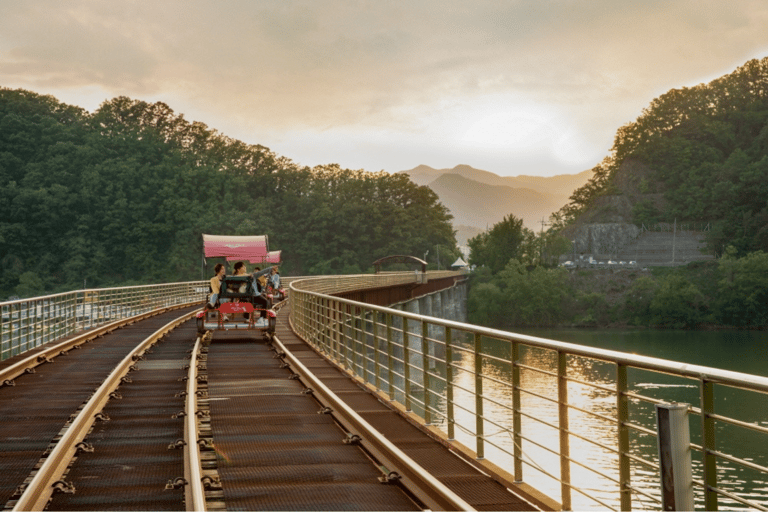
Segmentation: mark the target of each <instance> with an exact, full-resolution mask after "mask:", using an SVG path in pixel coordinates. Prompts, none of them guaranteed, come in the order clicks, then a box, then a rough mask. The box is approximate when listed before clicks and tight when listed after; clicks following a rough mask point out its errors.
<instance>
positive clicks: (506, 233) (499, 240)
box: [467, 214, 529, 273]
mask: <svg viewBox="0 0 768 512" xmlns="http://www.w3.org/2000/svg"><path fill="white" fill-rule="evenodd" d="M528 231H529V230H528V229H527V228H525V227H523V220H522V219H518V218H517V217H515V216H514V215H512V214H509V215H507V216H505V217H504V219H503V220H502V221H501V222H498V223H497V224H494V225H493V227H492V228H491V230H490V231H487V232H485V233H480V234H479V235H477V236H475V237H473V238H471V239H470V240H469V241H468V242H467V245H469V251H470V252H469V263H471V264H472V265H477V266H481V265H486V266H488V267H489V268H490V269H491V272H493V273H497V272H500V271H501V270H502V269H504V267H505V266H506V265H507V262H508V261H509V260H510V259H513V258H518V259H519V258H520V256H521V255H522V249H523V242H524V241H525V237H526V233H527V232H528Z"/></svg>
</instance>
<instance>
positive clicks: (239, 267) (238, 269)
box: [227, 261, 248, 302]
mask: <svg viewBox="0 0 768 512" xmlns="http://www.w3.org/2000/svg"><path fill="white" fill-rule="evenodd" d="M234 269H235V273H234V275H235V276H243V277H245V276H247V275H248V273H247V272H246V269H245V263H243V262H242V261H238V262H237V263H235V266H234ZM227 288H228V289H229V290H230V291H232V292H236V293H245V292H246V290H247V289H248V283H245V282H244V283H240V285H239V286H238V284H237V283H230V284H229V285H228V287H227ZM237 301H239V299H236V302H237Z"/></svg>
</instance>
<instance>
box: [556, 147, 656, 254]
mask: <svg viewBox="0 0 768 512" xmlns="http://www.w3.org/2000/svg"><path fill="white" fill-rule="evenodd" d="M653 174H654V173H653V170H652V169H651V168H649V167H648V166H646V165H645V164H642V163H640V162H636V161H632V160H629V161H626V162H624V163H623V164H622V165H621V167H620V168H619V169H618V171H617V172H616V174H615V175H614V176H613V179H612V184H613V187H612V191H613V192H614V193H613V194H606V195H604V196H600V197H598V198H597V199H596V200H595V202H594V204H593V205H592V207H591V208H589V209H588V210H587V211H586V212H584V213H583V214H582V215H580V216H579V218H578V219H577V220H576V223H575V224H573V225H572V226H569V227H568V228H566V230H565V231H564V233H563V234H564V236H566V237H567V238H568V239H570V240H573V241H575V247H576V250H575V252H576V254H577V255H578V254H593V255H595V257H596V258H600V259H609V258H615V257H616V254H617V253H618V252H619V251H621V249H622V248H624V247H626V246H627V245H629V244H631V243H632V242H634V241H635V240H636V239H637V238H638V237H639V236H640V234H641V233H640V228H638V227H637V226H636V225H634V224H633V218H632V209H633V208H634V206H635V204H637V203H638V202H639V201H647V200H650V201H652V202H653V204H654V205H656V206H657V207H663V206H664V205H663V201H664V198H663V193H662V192H663V191H662V190H661V185H660V184H658V183H657V182H656V181H654V178H653Z"/></svg>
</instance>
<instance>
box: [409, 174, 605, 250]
mask: <svg viewBox="0 0 768 512" xmlns="http://www.w3.org/2000/svg"><path fill="white" fill-rule="evenodd" d="M400 172H402V173H405V174H408V176H409V177H410V178H411V181H413V182H414V183H416V184H418V185H426V186H428V187H429V188H431V189H432V190H433V191H434V192H435V193H436V194H437V195H438V196H439V197H440V202H442V203H443V204H444V205H445V206H446V207H447V208H448V209H449V210H450V211H451V213H452V214H453V217H454V219H453V225H454V227H455V228H457V229H458V226H461V227H462V229H461V230H460V233H458V236H457V238H458V239H459V240H458V242H459V244H462V243H463V242H465V240H463V238H464V237H463V236H462V235H463V234H464V233H471V229H470V230H469V231H467V230H466V229H465V228H475V229H480V230H485V229H486V228H489V227H491V226H493V225H494V224H496V223H497V222H499V221H500V220H502V219H503V218H504V216H506V215H508V214H510V213H511V214H513V215H515V216H516V217H518V218H522V219H523V224H524V225H525V226H526V227H528V228H529V229H534V230H538V229H540V228H541V220H542V218H543V219H545V220H546V219H547V218H548V217H549V215H550V214H551V213H552V212H555V211H557V210H559V209H560V208H561V207H562V206H563V205H564V204H566V203H567V202H568V198H569V197H570V195H571V194H572V193H573V191H574V190H575V189H577V188H579V187H581V186H582V185H584V184H585V183H586V182H587V180H588V179H589V178H590V176H591V174H592V173H591V171H584V172H582V173H579V174H562V175H559V176H552V177H537V176H499V175H498V174H494V173H492V172H488V171H483V170H480V169H475V168H474V167H471V166H469V165H457V166H456V167H454V168H453V169H434V168H432V167H429V166H428V165H419V166H418V167H414V168H413V169H410V170H407V171H400Z"/></svg>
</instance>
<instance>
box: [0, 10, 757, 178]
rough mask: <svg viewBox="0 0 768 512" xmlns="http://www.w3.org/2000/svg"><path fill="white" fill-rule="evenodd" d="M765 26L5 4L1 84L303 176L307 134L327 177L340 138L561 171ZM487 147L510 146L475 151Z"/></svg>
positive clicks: (503, 13)
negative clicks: (207, 135) (261, 155)
mask: <svg viewBox="0 0 768 512" xmlns="http://www.w3.org/2000/svg"><path fill="white" fill-rule="evenodd" d="M766 22H768V6H766V5H764V3H763V2H762V1H760V0H754V1H753V0H734V1H732V2H721V1H719V0H703V1H694V0H646V1H643V2H636V1H630V0H589V1H582V0H538V1H536V2H530V1H522V0H506V1H502V2H499V1H498V0H477V1H475V2H471V3H470V2H464V1H459V0H418V1H415V2H407V3H406V2H380V1H376V0H359V1H355V2H351V1H344V0H301V1H297V0H259V1H257V2H253V1H249V0H234V1H227V2H210V1H207V0H189V1H185V2H181V1H163V2H154V3H149V2H145V1H140V0H133V1H130V0H124V1H122V2H102V1H97V0H70V1H67V2H59V1H55V0H46V1H43V0H30V1H25V2H3V3H2V4H0V83H1V84H2V85H5V86H14V87H24V88H28V89H32V90H35V91H38V92H42V93H51V94H55V95H56V96H58V97H59V98H61V99H63V100H65V101H67V100H68V99H71V100H70V101H79V102H81V103H78V104H80V105H82V106H85V107H86V108H95V106H97V105H98V104H99V103H100V102H101V101H103V100H104V99H108V98H110V97H113V96H117V95H127V96H131V97H136V98H139V99H144V100H148V101H155V100H162V101H165V102H166V103H168V104H169V105H170V106H171V107H172V108H174V109H175V110H176V111H177V112H183V113H184V114H185V116H186V117H187V118H188V119H196V120H201V121H203V122H206V123H207V124H209V125H210V126H212V127H214V128H217V129H219V130H220V131H222V132H224V133H227V134H228V135H231V136H234V137H238V138H242V139H244V140H246V141H248V142H255V143H262V144H265V145H270V144H269V141H275V142H276V143H278V144H282V143H281V141H288V140H291V141H294V142H292V143H291V145H290V146H285V151H286V152H285V153H283V154H286V156H289V157H292V158H295V159H296V160H299V161H301V160H300V159H299V158H298V157H294V155H305V154H307V152H306V151H305V150H304V149H302V148H301V146H300V144H301V142H300V139H299V135H301V136H304V137H308V136H309V134H312V138H313V140H316V141H318V143H317V146H318V148H320V147H321V146H323V147H324V145H325V146H327V151H326V150H325V149H322V150H321V149H317V152H316V153H315V155H320V154H323V155H331V154H332V152H333V149H334V147H336V148H338V151H339V153H338V155H339V156H338V157H337V158H335V159H334V158H329V161H341V160H343V159H344V153H343V151H346V152H349V155H361V150H358V149H355V148H350V144H349V141H348V140H346V141H342V140H341V139H338V138H337V136H341V134H349V133H352V134H359V136H356V137H355V138H354V140H356V141H358V143H359V144H360V146H359V147H365V148H367V151H369V152H370V153H369V154H370V155H371V159H370V161H369V163H368V164H367V165H365V166H364V167H366V168H372V169H376V168H379V167H380V166H379V165H378V163H379V162H380V161H381V159H380V158H379V157H378V156H374V155H379V152H377V150H376V149H375V148H376V147H378V146H381V145H386V144H390V143H395V142H397V143H404V144H405V145H404V146H401V147H402V148H403V149H402V151H408V152H411V153H410V155H411V156H412V158H417V157H418V158H425V159H428V158H431V160H429V161H427V160H424V161H422V162H418V163H427V164H430V165H446V166H449V167H452V166H453V165H455V163H454V164H452V165H451V164H450V163H448V164H437V162H435V160H438V159H442V158H443V155H457V156H455V158H461V155H466V158H461V161H462V162H463V163H468V164H471V165H474V166H476V167H477V166H479V165H480V164H479V163H476V162H473V161H470V160H469V159H470V158H478V159H482V160H483V161H489V162H490V161H494V162H497V163H496V164H495V165H497V166H500V167H501V166H502V164H499V163H498V162H510V163H514V162H515V161H517V162H518V163H519V162H523V163H525V165H529V164H531V159H532V158H534V157H533V156H532V155H533V154H537V155H539V157H540V162H541V164H540V166H539V167H540V168H541V169H544V168H548V167H547V166H549V165H550V164H551V165H553V166H555V167H556V166H557V165H561V166H564V167H562V168H570V167H568V166H570V165H576V164H573V162H577V161H578V162H585V159H586V158H587V156H586V155H597V157H596V158H595V161H594V163H597V162H598V161H599V160H600V159H601V158H602V156H604V154H603V155H599V154H598V153H599V152H604V151H606V148H609V147H610V145H611V142H612V138H613V134H614V133H615V131H616V129H617V128H618V127H619V126H621V125H622V124H625V123H627V122H630V121H632V120H634V118H636V117H637V115H639V113H640V112H641V110H642V108H643V107H645V106H647V105H648V103H649V102H650V101H651V100H652V99H653V98H654V97H656V96H658V95H660V94H662V93H664V92H665V91H667V90H668V89H670V88H672V87H681V86H684V85H694V84H696V83H700V82H702V81H707V80H711V79H713V78H715V77H717V76H720V75H722V74H725V73H729V72H730V71H732V70H733V69H734V68H735V67H736V66H738V65H740V64H742V63H743V62H745V61H746V60H748V59H749V58H755V57H761V56H763V55H761V54H760V52H761V51H762V52H765V51H766V50H768V35H766V34H767V33H766V32H765V30H764V27H765V26H766V24H767V23H766ZM88 98H90V100H89V99H88ZM542 118H546V122H543V124H542V122H540V120H541V119H542ZM483 119H485V122H487V123H489V125H488V126H483V122H484V121H483ZM473 126H474V127H475V128H473ZM494 127H495V129H494ZM537 127H538V128H537ZM473 130H474V135H472V133H473ZM526 130H527V131H526ZM491 131H494V132H496V133H507V134H508V137H507V138H508V139H512V140H511V142H510V143H509V144H506V145H505V144H504V143H503V137H498V138H497V139H496V140H495V141H494V140H491V139H483V140H477V137H478V136H479V135H478V134H482V133H484V132H485V133H488V132H491ZM528 131H530V132H531V133H530V134H529V133H528ZM468 132H469V133H470V136H467V135H466V134H467V133H468ZM515 134H517V135H515ZM536 134H538V135H540V136H541V137H543V138H542V139H541V140H537V141H536V142H535V143H533V144H529V145H528V146H526V147H521V146H525V144H523V142H524V140H525V139H526V138H527V137H534V138H535V135H536ZM367 137H379V139H378V141H377V142H371V143H370V144H365V141H367V140H370V139H368V138H367ZM473 137H474V139H475V142H476V143H475V144H472V143H471V142H472V140H473ZM321 140H322V141H323V142H322V144H321V143H320V142H319V141H321ZM462 140H463V142H462ZM408 141H417V142H415V143H414V144H413V145H409V144H407V142H408ZM564 141H566V142H567V143H565V142H564ZM587 146H588V147H587ZM569 147H570V148H571V149H570V150H567V154H566V153H565V151H566V149H567V148H569ZM426 148H429V151H427V149H426ZM531 148H534V149H535V151H534V150H532V149H531ZM274 149H276V150H277V148H274ZM398 150H400V149H399V148H398ZM460 151H464V153H459V152H460ZM392 152H393V149H392V148H391V147H390V148H389V153H392ZM490 153H493V155H490ZM430 155H431V156H430ZM569 155H570V156H569ZM576 155H579V156H576ZM452 157H453V156H452ZM302 158H303V157H302ZM363 158H364V157H362V156H354V157H352V156H350V157H349V160H351V161H352V160H354V161H355V162H357V161H362V159H363ZM306 159H307V161H309V160H316V159H317V158H313V157H307V158H306ZM388 160H391V158H390V159H388ZM402 160H405V157H404V158H403V159H402ZM568 162H571V163H568ZM414 165H415V164H414ZM515 165H516V164H515ZM531 165H534V164H531ZM592 165H593V164H588V163H586V165H585V168H589V167H591V166H592ZM509 166H510V165H507V167H509ZM488 170H494V169H488ZM526 172H527V173H529V174H532V173H535V171H534V170H528V171H526ZM574 172H575V171H574Z"/></svg>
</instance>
